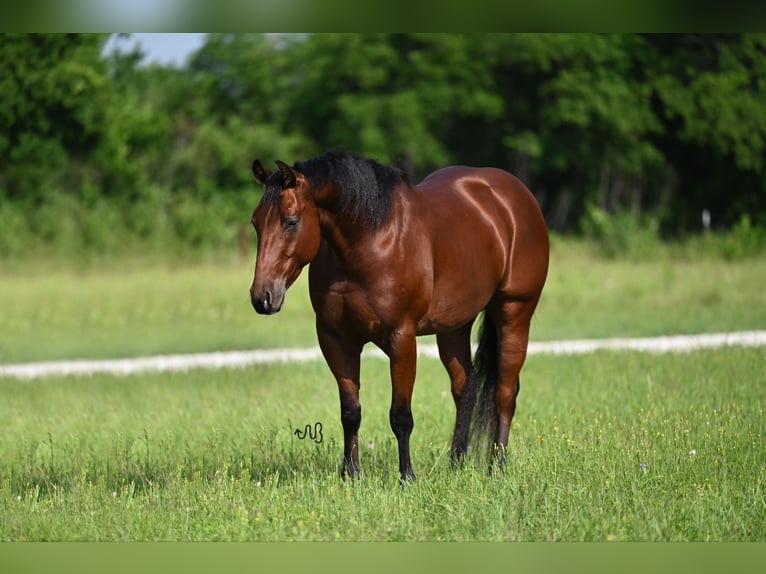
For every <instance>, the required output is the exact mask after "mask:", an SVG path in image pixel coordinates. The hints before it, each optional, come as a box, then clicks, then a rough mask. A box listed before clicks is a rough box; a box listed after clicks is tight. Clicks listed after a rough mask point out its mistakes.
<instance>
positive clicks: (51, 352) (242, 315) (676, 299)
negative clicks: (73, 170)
mask: <svg viewBox="0 0 766 574" xmlns="http://www.w3.org/2000/svg"><path fill="white" fill-rule="evenodd" d="M50 267H53V268H52V269H51V268H50ZM252 271H253V265H252V262H246V263H243V262H239V261H237V260H236V259H228V260H222V261H220V262H217V263H211V262H207V263H201V264H197V265H188V264H187V265H180V266H178V267H172V266H168V265H157V264H155V265H150V266H144V265H141V264H140V263H135V262H132V263H128V264H124V265H122V264H120V263H119V262H111V263H109V264H108V265H107V266H105V267H97V268H91V269H88V268H86V269H82V270H72V269H69V268H66V267H61V266H58V265H52V266H42V265H40V264H37V265H35V266H29V267H25V268H22V269H18V268H14V269H11V270H9V269H5V270H0V325H2V329H0V363H12V362H23V361H37V360H51V359H68V358H109V357H130V356H136V355H146V354H162V353H176V352H199V351H217V350H234V349H255V348H265V347H272V348H273V347H283V346H310V345H315V344H316V336H315V334H314V317H313V314H312V311H311V307H310V304H309V300H308V289H307V284H306V274H304V275H303V276H301V278H300V279H299V280H298V282H297V283H296V284H295V285H294V286H293V287H292V288H291V290H290V291H289V292H288V295H287V299H286V303H285V307H284V309H283V310H282V312H281V313H280V315H278V316H276V317H260V316H257V315H256V314H255V312H254V311H253V309H252V307H251V306H250V299H249V294H248V288H249V287H250V282H251V280H252ZM763 285H766V260H764V259H756V260H748V261H740V262H730V263H723V262H721V261H717V260H713V259H705V258H700V259H699V260H694V261H689V260H674V259H671V258H667V257H666V258H661V259H658V260H654V261H639V262H630V261H607V260H604V259H600V258H596V257H593V256H591V255H590V254H589V251H588V249H587V248H586V247H584V246H582V245H577V244H573V243H572V242H562V241H556V242H554V245H553V252H552V259H551V267H550V273H549V278H548V282H547V284H546V287H545V291H544V293H543V297H542V300H541V302H540V305H539V307H538V310H537V313H536V315H535V318H534V320H533V324H532V339H533V340H540V341H542V340H554V339H567V338H586V337H609V336H644V335H663V334H681V333H700V332H713V331H731V330H741V329H759V328H763V327H764V326H766V290H764V289H763Z"/></svg>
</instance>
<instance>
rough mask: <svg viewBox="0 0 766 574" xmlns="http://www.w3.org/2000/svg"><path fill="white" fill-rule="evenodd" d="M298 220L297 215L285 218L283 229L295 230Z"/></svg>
mask: <svg viewBox="0 0 766 574" xmlns="http://www.w3.org/2000/svg"><path fill="white" fill-rule="evenodd" d="M298 221H299V219H298V218H297V217H291V218H289V219H285V223H284V226H285V230H286V231H295V230H296V229H297V228H298Z"/></svg>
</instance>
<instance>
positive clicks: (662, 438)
mask: <svg viewBox="0 0 766 574" xmlns="http://www.w3.org/2000/svg"><path fill="white" fill-rule="evenodd" d="M763 367H764V361H763V353H762V351H761V350H759V349H721V350H715V351H705V352H695V353H689V354H677V355H659V356H656V355H650V354H642V353H612V352H600V353H597V354H593V355H587V356H573V357H552V356H534V357H531V358H530V360H529V362H528V365H527V368H526V369H525V371H524V374H523V378H522V392H521V395H520V406H519V410H518V412H517V415H516V419H515V422H514V427H513V429H512V436H511V443H510V456H509V465H508V468H507V469H506V472H505V473H504V474H502V475H494V476H488V475H487V474H486V467H485V464H484V462H483V461H481V460H475V461H473V460H472V461H471V462H470V463H469V464H468V465H467V466H466V468H464V469H461V470H453V469H451V468H450V465H449V462H448V452H447V449H448V445H449V439H450V432H451V428H452V423H453V418H454V416H453V408H452V402H451V398H450V396H449V392H448V387H449V383H448V379H447V377H446V374H444V372H443V370H442V368H441V365H440V364H439V363H438V361H435V360H427V359H424V360H421V362H420V368H419V374H418V382H417V384H416V387H415V396H414V402H413V412H414V416H415V431H414V434H413V443H412V452H413V462H414V465H415V472H416V474H417V476H418V480H417V481H416V482H415V483H414V484H412V485H410V486H409V487H407V488H405V489H402V488H400V486H399V483H398V471H397V460H396V442H395V439H394V438H393V434H392V433H391V431H390V428H389V426H388V415H387V413H388V401H389V399H390V385H389V383H388V368H387V365H386V363H385V362H384V361H381V360H378V359H373V358H371V359H368V360H366V362H365V363H364V367H363V377H362V404H363V409H364V411H363V412H364V418H363V423H362V429H361V432H360V440H361V447H362V456H361V462H362V466H363V477H362V478H361V480H359V481H356V482H354V483H348V482H344V481H342V480H341V478H340V476H339V469H340V458H341V452H342V451H341V441H342V431H341V427H340V423H339V417H338V412H337V410H338V407H337V397H336V393H337V392H336V389H335V384H334V382H333V381H332V378H331V376H330V375H329V372H328V371H327V368H326V367H325V366H324V365H323V364H322V363H320V362H317V363H308V364H302V365H271V366H258V367H253V368H248V369H243V370H222V371H193V372H189V373H186V374H180V373H176V374H172V373H169V374H154V375H142V376H130V377H124V378H122V377H109V376H93V377H89V378H84V379H68V378H51V379H46V380H40V381H37V382H34V383H20V382H18V381H12V380H5V381H0V417H1V418H2V420H3V421H6V423H5V425H4V427H3V431H2V433H1V434H0V436H1V437H2V440H1V441H0V461H1V462H0V537H2V538H3V539H5V540H727V541H735V540H737V541H749V540H761V541H762V540H764V539H766V503H765V502H764V501H765V500H766V496H765V495H766V491H765V489H764V486H765V485H764V482H765V480H766V462H765V461H766V457H765V456H764V454H766V443H764V441H765V440H766V439H765V438H764V437H766V419H765V418H764V412H763V408H764V401H763V396H764V395H763V389H764V385H765V384H766V375H764V373H765V372H766V371H765V370H764V368H763ZM316 421H321V422H322V423H323V441H322V443H321V444H316V443H315V442H311V441H310V440H300V439H299V438H298V437H297V436H295V434H294V430H295V429H296V428H298V427H301V428H302V427H303V426H304V425H305V424H314V423H315V422H316Z"/></svg>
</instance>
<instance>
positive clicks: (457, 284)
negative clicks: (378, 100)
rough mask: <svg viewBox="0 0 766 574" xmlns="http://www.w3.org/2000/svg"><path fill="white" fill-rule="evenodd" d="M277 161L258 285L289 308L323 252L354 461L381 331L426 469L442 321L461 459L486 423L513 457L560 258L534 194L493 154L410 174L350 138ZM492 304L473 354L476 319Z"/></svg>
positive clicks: (268, 310) (312, 277)
mask: <svg viewBox="0 0 766 574" xmlns="http://www.w3.org/2000/svg"><path fill="white" fill-rule="evenodd" d="M276 163H277V166H278V168H279V169H278V170H275V171H274V172H273V173H269V171H268V170H266V169H265V168H264V167H263V166H262V165H261V164H260V162H258V160H256V161H255V162H254V163H253V173H254V174H255V177H256V179H257V180H258V181H260V182H261V183H264V184H265V185H266V189H265V192H264V195H263V198H262V199H261V202H260V204H259V205H258V207H257V208H256V210H255V212H254V213H253V216H252V223H253V225H254V226H255V230H256V232H257V235H258V252H257V257H256V266H255V277H254V279H253V284H252V287H251V288H250V296H251V300H252V303H253V307H255V310H256V311H257V312H258V313H265V314H272V313H276V312H277V311H279V310H280V309H281V307H282V304H283V302H284V299H285V291H286V290H287V288H288V287H290V285H291V284H292V283H293V282H294V281H295V280H296V278H297V277H298V275H299V274H300V272H301V269H303V267H304V266H305V265H307V264H309V263H311V265H310V268H309V289H310V294H311V303H312V306H313V308H314V311H315V313H316V331H317V336H318V339H319V345H320V348H321V350H322V353H323V354H324V357H325V359H326V361H327V364H328V365H329V367H330V370H331V371H332V373H333V375H334V376H335V378H336V380H337V383H338V390H339V392H340V411H341V421H342V424H343V434H344V448H343V462H344V472H345V473H348V475H349V476H351V477H355V476H357V475H358V474H359V472H360V467H359V441H358V434H357V433H358V430H359V425H360V422H361V416H362V410H361V406H360V403H359V371H360V353H361V351H362V347H363V346H364V345H365V344H366V343H368V342H373V343H374V344H375V345H377V346H378V347H380V349H382V350H383V352H385V353H386V355H388V357H389V359H390V372H391V386H392V397H391V409H390V412H389V418H390V423H391V429H392V430H393V432H394V435H395V436H396V439H397V441H398V444H399V471H400V473H401V479H402V481H406V480H409V479H413V478H414V473H413V471H412V464H411V462H410V447H409V443H410V433H411V432H412V428H413V418H412V411H411V397H412V388H413V385H414V383H415V368H416V360H417V345H416V339H415V338H416V336H418V335H426V334H436V341H437V344H438V347H439V356H440V357H441V360H442V362H443V363H444V366H445V367H446V369H447V372H448V373H449V377H450V379H451V382H452V397H453V399H454V401H455V406H456V409H457V417H456V423H455V430H454V434H453V439H452V446H451V459H452V462H453V463H458V462H460V461H461V460H462V458H463V455H464V454H465V453H466V450H467V448H468V443H469V438H470V437H473V436H474V431H475V430H476V429H477V428H478V429H479V430H480V431H483V433H485V434H486V433H489V439H490V441H493V443H494V446H495V447H496V448H495V449H494V456H493V459H494V460H496V461H497V464H498V466H502V464H503V460H504V457H505V448H506V446H507V444H508V433H509V430H510V426H511V420H512V419H513V414H514V412H515V410H516V396H517V395H518V392H519V371H520V370H521V367H522V365H523V364H524V359H525V358H526V354H527V341H528V337H529V326H530V320H531V319H532V314H533V312H534V310H535V307H536V306H537V302H538V300H539V299H540V293H541V292H542V289H543V285H544V283H545V278H546V275H547V271H548V252H549V246H548V232H547V229H546V226H545V221H544V219H543V216H542V213H541V211H540V208H539V206H538V204H537V202H536V201H535V198H534V196H533V195H532V194H531V193H530V192H529V190H528V189H527V188H526V187H525V186H524V185H523V184H522V183H521V182H520V181H519V180H518V179H516V178H515V177H513V176H512V175H511V174H509V173H507V172H505V171H502V170H499V169H494V168H471V167H459V166H453V167H447V168H444V169H441V170H438V171H436V172H434V173H432V174H431V175H429V176H428V177H427V178H426V179H425V180H424V181H423V182H421V183H420V184H418V185H410V184H409V183H408V182H407V179H406V177H405V176H404V175H403V174H402V172H400V171H399V170H398V169H395V168H392V167H388V166H384V165H381V164H379V163H377V162H375V161H373V160H369V159H364V158H360V157H356V156H352V155H348V154H345V153H343V152H328V153H325V154H323V155H321V156H319V157H316V158H312V159H309V160H306V161H302V162H297V163H296V164H295V166H294V167H289V166H288V165H287V164H285V163H284V162H281V161H277V162H276ZM482 310H483V311H484V312H485V313H484V315H485V316H484V323H483V327H482V330H481V334H480V340H479V346H478V349H477V351H476V357H475V359H474V363H472V361H471V342H470V336H471V327H472V325H473V323H474V320H475V319H476V317H477V315H479V314H480V313H481V312H482ZM472 420H473V422H472ZM469 431H470V432H469ZM474 438H475V437H474ZM472 440H473V439H472Z"/></svg>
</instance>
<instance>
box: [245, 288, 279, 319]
mask: <svg viewBox="0 0 766 574" xmlns="http://www.w3.org/2000/svg"><path fill="white" fill-rule="evenodd" d="M250 301H251V302H252V304H253V308H254V309H255V311H256V313H260V314H261V315H273V314H274V313H278V312H279V310H280V309H282V304H283V303H284V302H285V290H284V289H279V288H276V289H263V290H262V291H260V292H258V293H257V292H255V291H253V290H252V289H251V290H250Z"/></svg>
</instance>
